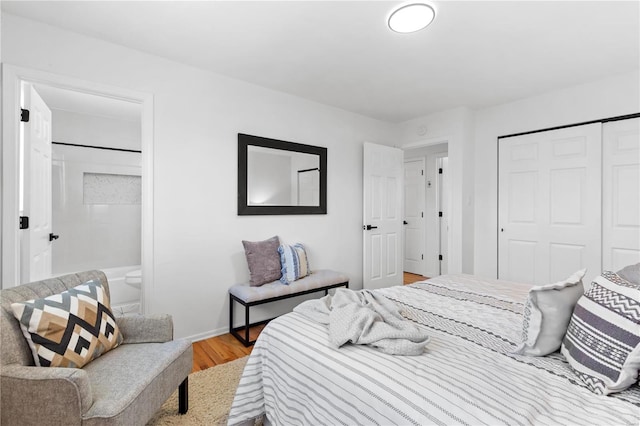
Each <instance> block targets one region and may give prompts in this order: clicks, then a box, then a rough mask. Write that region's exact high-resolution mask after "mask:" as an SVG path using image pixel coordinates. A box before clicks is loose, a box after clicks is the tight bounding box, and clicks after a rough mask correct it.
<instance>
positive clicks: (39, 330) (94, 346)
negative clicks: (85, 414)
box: [11, 280, 123, 368]
mask: <svg viewBox="0 0 640 426" xmlns="http://www.w3.org/2000/svg"><path fill="white" fill-rule="evenodd" d="M11 309H12V310H13V315H14V316H15V317H16V318H17V319H18V321H19V322H20V328H21V329H22V334H24V337H25V338H26V339H27V343H28V344H29V348H31V353H32V355H33V360H34V362H35V365H37V366H39V367H76V368H81V367H82V366H84V365H86V364H87V363H89V362H90V361H92V360H94V359H96V358H98V357H99V356H100V355H102V354H104V353H106V352H107V351H110V350H111V349H113V348H115V347H117V346H118V345H120V343H122V339H123V336H122V333H120V329H119V328H118V325H117V324H116V320H115V318H114V316H113V313H112V312H111V306H110V303H109V297H108V296H107V292H106V291H105V290H104V288H103V287H102V284H101V283H100V281H99V280H91V281H87V282H86V283H84V284H81V285H79V286H77V287H74V288H71V289H69V290H67V291H64V292H62V293H59V294H54V295H52V296H49V297H46V298H44V299H34V300H29V301H26V302H19V303H12V304H11Z"/></svg>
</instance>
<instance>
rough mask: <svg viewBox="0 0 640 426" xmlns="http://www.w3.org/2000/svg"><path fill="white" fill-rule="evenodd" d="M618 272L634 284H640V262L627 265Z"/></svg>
mask: <svg viewBox="0 0 640 426" xmlns="http://www.w3.org/2000/svg"><path fill="white" fill-rule="evenodd" d="M616 274H617V275H619V276H621V277H622V278H624V279H625V280H627V281H629V282H630V283H632V284H635V285H640V262H639V263H636V264H635V265H629V266H625V267H624V268H622V269H620V270H619V271H618V272H616Z"/></svg>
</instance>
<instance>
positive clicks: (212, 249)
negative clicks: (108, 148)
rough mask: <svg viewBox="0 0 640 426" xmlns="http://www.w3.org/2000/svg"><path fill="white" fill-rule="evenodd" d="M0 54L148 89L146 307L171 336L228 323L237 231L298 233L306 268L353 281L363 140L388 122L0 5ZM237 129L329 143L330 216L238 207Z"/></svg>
mask: <svg viewBox="0 0 640 426" xmlns="http://www.w3.org/2000/svg"><path fill="white" fill-rule="evenodd" d="M2 53H3V60H4V61H5V62H6V63H9V64H13V65H17V66H22V67H27V68H34V69H40V70H44V71H47V72H52V73H57V74H62V75H66V76H71V77H77V78H79V79H82V80H86V81H91V82H97V83H101V84H107V85H112V86H118V87H122V88H125V89H130V90H136V91H139V92H147V93H152V94H153V95H154V113H155V116H154V176H153V179H154V190H155V193H154V227H155V230H154V236H155V238H154V247H152V248H146V249H150V250H153V254H154V265H153V268H154V276H155V282H154V283H153V298H154V300H153V301H151V303H150V305H151V306H152V309H153V311H154V312H167V313H170V314H172V315H173V317H174V322H175V334H176V336H177V337H184V336H192V337H205V336H208V335H210V334H211V333H213V332H217V333H220V332H224V331H225V330H226V327H227V318H228V296H227V289H228V288H229V286H231V285H233V284H234V283H237V282H242V281H245V280H248V277H249V274H248V270H247V266H246V261H245V258H244V253H243V249H242V244H241V240H243V239H247V240H254V241H255V240H261V239H265V238H269V237H271V236H273V235H279V236H280V237H281V239H282V240H283V241H284V242H287V243H291V242H297V241H300V242H303V243H305V244H306V246H307V247H308V251H309V256H310V260H311V262H312V266H313V267H314V268H332V269H336V270H339V271H343V272H345V273H346V274H347V275H349V277H350V278H351V286H352V288H356V289H357V288H360V287H361V286H362V230H361V227H362V196H361V195H360V194H362V142H363V141H370V142H376V143H387V144H392V143H394V142H395V141H394V136H395V126H393V125H390V124H387V123H383V122H380V121H377V120H373V119H369V118H366V117H362V116H359V115H356V114H352V113H349V112H345V111H342V110H338V109H336V108H332V107H328V106H324V105H320V104H317V103H313V102H310V101H306V100H303V99H300V98H296V97H294V96H290V95H287V94H283V93H278V92H274V91H271V90H268V89H265V88H261V87H258V86H255V85H251V84H248V83H244V82H240V81H237V80H233V79H230V78H226V77H222V76H219V75H216V74H212V73H209V72H205V71H202V70H199V69H196V68H192V67H188V66H185V65H182V64H178V63H175V62H171V61H168V60H165V59H162V58H159V57H155V56H152V55H147V54H143V53H140V52H138V51H135V50H132V49H128V48H124V47H121V46H117V45H114V44H110V43H106V42H102V41H99V40H96V39H92V38H89V37H85V36H81V35H78V34H74V33H70V32H66V31H62V30H59V29H56V28H53V27H50V26H47V25H43V24H40V23H37V22H34V21H30V20H25V19H22V18H18V17H15V16H12V15H8V14H6V13H5V14H3V16H2ZM211 54H215V53H211ZM238 132H242V133H248V134H253V135H260V136H265V137H269V138H276V139H283V140H287V141H295V142H299V143H304V144H310V145H318V146H324V147H327V148H328V182H327V184H328V195H327V198H328V200H327V202H328V206H327V211H328V213H327V215H304V216H262V217H252V216H242V217H241V216H238V215H237V214H236V213H237V212H236V199H237V133H238ZM276 308H278V307H276Z"/></svg>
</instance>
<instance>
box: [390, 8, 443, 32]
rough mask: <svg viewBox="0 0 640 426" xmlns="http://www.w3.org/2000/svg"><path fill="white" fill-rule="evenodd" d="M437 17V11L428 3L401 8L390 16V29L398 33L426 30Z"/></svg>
mask: <svg viewBox="0 0 640 426" xmlns="http://www.w3.org/2000/svg"><path fill="white" fill-rule="evenodd" d="M435 17H436V11H435V10H434V9H433V7H431V6H429V5H428V4H426V3H412V4H406V5H404V6H400V7H399V8H397V9H396V10H394V11H393V12H391V15H389V20H388V21H387V23H388V24H389V28H391V30H392V31H395V32H397V33H414V32H416V31H420V30H421V29H423V28H426V27H427V25H429V24H430V23H431V21H433V18H435Z"/></svg>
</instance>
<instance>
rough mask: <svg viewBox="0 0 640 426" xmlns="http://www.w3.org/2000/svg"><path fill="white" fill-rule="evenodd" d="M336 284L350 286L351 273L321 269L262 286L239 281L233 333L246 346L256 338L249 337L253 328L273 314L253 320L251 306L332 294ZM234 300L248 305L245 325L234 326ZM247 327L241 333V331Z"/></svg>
mask: <svg viewBox="0 0 640 426" xmlns="http://www.w3.org/2000/svg"><path fill="white" fill-rule="evenodd" d="M336 287H347V288H348V287H349V277H347V276H346V275H344V274H342V273H340V272H336V271H331V270H329V269H321V270H318V271H314V272H313V273H312V274H311V275H308V276H306V277H304V278H301V279H299V280H296V281H294V282H292V283H290V284H283V283H281V282H280V281H273V282H271V283H267V284H263V285H261V286H259V287H252V286H249V284H236V285H234V286H233V287H231V288H230V289H229V333H231V334H232V335H233V336H235V338H236V339H238V340H239V341H240V342H242V344H244V345H245V346H251V345H253V344H254V343H255V340H253V341H249V328H250V327H253V326H256V325H260V324H266V323H267V322H269V321H271V320H272V319H273V318H270V319H268V320H264V321H259V322H255V323H253V324H251V323H250V322H249V308H250V307H251V306H256V305H262V304H264V303H269V302H275V301H276V300H282V299H288V298H290V297H295V296H301V295H303V294H309V293H314V292H316V291H322V290H324V292H325V294H328V292H329V290H330V289H332V288H336ZM234 301H236V302H238V303H240V304H241V305H243V306H244V309H245V311H244V325H243V326H240V327H234V326H233V305H234ZM240 330H242V331H244V336H241V335H240V333H238V331H240Z"/></svg>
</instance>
